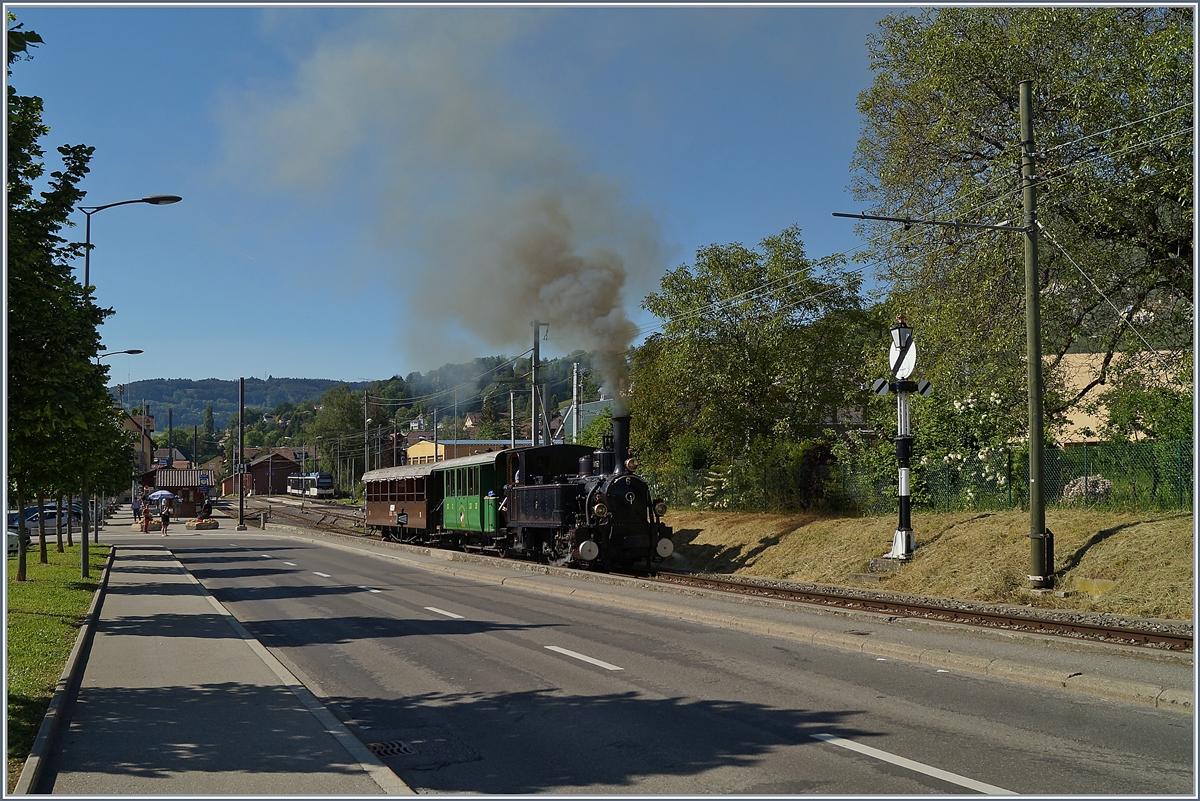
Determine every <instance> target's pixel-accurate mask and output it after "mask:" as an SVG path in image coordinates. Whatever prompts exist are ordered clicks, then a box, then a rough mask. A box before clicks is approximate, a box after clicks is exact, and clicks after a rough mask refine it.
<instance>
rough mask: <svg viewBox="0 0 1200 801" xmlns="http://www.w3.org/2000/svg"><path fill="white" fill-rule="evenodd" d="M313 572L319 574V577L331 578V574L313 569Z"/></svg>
mask: <svg viewBox="0 0 1200 801" xmlns="http://www.w3.org/2000/svg"><path fill="white" fill-rule="evenodd" d="M313 573H314V574H315V575H318V576H320V577H321V578H333V576H331V575H329V574H328V573H317V571H315V570H314V571H313Z"/></svg>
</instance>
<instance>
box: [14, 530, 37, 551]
mask: <svg viewBox="0 0 1200 801" xmlns="http://www.w3.org/2000/svg"><path fill="white" fill-rule="evenodd" d="M20 541H21V537H20V534H19V532H18V531H17V530H16V529H15V528H10V529H8V552H9V553H16V552H17V550H18V548H19V543H20ZM30 545H32V542H31V541H30V539H29V534H28V533H27V534H26V535H25V547H26V548H28V547H29V546H30Z"/></svg>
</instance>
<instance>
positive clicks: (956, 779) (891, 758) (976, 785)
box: [809, 734, 1017, 795]
mask: <svg viewBox="0 0 1200 801" xmlns="http://www.w3.org/2000/svg"><path fill="white" fill-rule="evenodd" d="M809 736H810V737H812V738H814V739H816V740H824V741H825V742H827V743H831V744H833V745H840V746H841V747H842V748H847V749H849V750H851V751H857V752H858V753H860V754H866V755H867V756H869V757H874V758H875V759H879V760H882V761H884V762H890V763H891V764H893V765H899V766H900V767H902V768H907V769H909V770H912V771H916V772H917V773H924V774H925V775H926V776H933V777H934V778H935V779H941V780H942V781H944V782H950V783H951V784H957V785H958V786H960V787H969V788H970V789H972V790H977V791H979V792H981V793H988V794H989V795H1016V794H1017V793H1016V792H1015V791H1013V790H1005V789H1004V788H1003V787H996V786H995V785H993V784H985V783H984V782H978V781H975V780H974V779H968V778H967V777H966V776H959V775H958V774H957V773H951V772H950V771H948V770H942V769H940V768H935V767H932V766H930V765H926V764H923V763H921V762H914V761H913V760H911V759H905V758H904V757H902V756H896V755H895V754H889V753H888V752H887V751H880V750H879V749H878V748H872V747H871V746H869V745H861V744H859V743H856V742H854V741H853V740H846V739H843V738H841V737H835V736H834V735H832V734H812V735H809Z"/></svg>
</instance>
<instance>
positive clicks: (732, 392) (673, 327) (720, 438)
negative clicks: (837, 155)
mask: <svg viewBox="0 0 1200 801" xmlns="http://www.w3.org/2000/svg"><path fill="white" fill-rule="evenodd" d="M859 284H860V276H859V275H858V274H857V273H854V272H852V271H848V270H846V269H844V268H843V266H842V265H841V263H840V262H839V261H837V260H834V259H826V260H824V261H821V262H814V261H811V260H810V259H809V258H808V257H807V256H806V255H805V253H804V247H803V243H802V241H801V238H800V231H799V229H798V228H796V227H791V228H788V229H786V230H784V231H783V232H781V233H780V234H778V235H775V236H771V237H767V238H766V239H764V240H763V241H762V243H761V244H760V246H759V249H751V248H747V247H745V246H743V245H742V244H740V243H734V244H729V245H710V246H708V247H704V248H701V249H700V250H699V251H697V253H696V259H695V262H694V264H692V265H682V266H680V267H678V268H676V269H674V270H671V271H669V272H667V274H666V275H665V276H664V277H663V279H662V283H661V289H660V291H658V292H655V293H651V294H650V295H648V296H647V297H646V299H645V302H644V303H643V307H644V308H645V309H647V310H648V311H650V312H652V313H653V314H654V315H655V316H657V317H659V318H660V319H662V320H663V321H664V322H663V326H662V333H661V334H657V335H654V336H651V337H649V338H648V339H647V340H646V342H645V343H644V344H643V345H642V346H641V347H640V348H638V349H637V351H636V352H635V354H634V357H633V369H632V374H631V377H632V382H633V387H634V392H633V407H632V408H633V412H634V414H635V416H636V419H637V421H638V423H637V425H636V426H634V429H633V436H634V441H635V444H636V445H637V446H638V447H639V450H640V451H641V453H642V455H643V458H644V460H645V461H646V463H647V464H652V465H665V464H667V463H670V462H675V463H677V464H682V463H685V462H686V463H689V464H693V465H701V464H708V463H714V464H715V463H729V462H731V461H733V460H735V459H738V458H743V457H745V455H746V454H747V453H748V452H749V451H750V450H751V445H752V443H755V442H756V440H759V439H760V438H761V439H763V440H764V441H766V440H776V439H782V440H787V441H799V440H802V439H805V438H809V437H815V436H820V433H821V431H822V429H823V428H824V427H825V426H827V425H828V424H829V423H831V422H832V421H833V420H834V419H835V416H836V412H837V410H838V409H839V408H840V407H842V406H843V405H844V403H845V401H846V397H847V393H848V392H854V391H857V390H858V387H859V385H861V383H862V382H863V380H865V376H863V375H862V374H861V366H860V360H859V359H858V358H857V357H858V354H859V353H861V351H862V345H861V340H862V336H863V334H864V332H865V331H867V330H873V328H872V326H871V320H870V315H869V314H868V313H867V312H866V311H865V310H864V308H863V305H862V301H861V298H860V297H859V293H858V290H859ZM685 451H686V453H685Z"/></svg>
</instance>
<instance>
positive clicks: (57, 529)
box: [54, 492, 71, 553]
mask: <svg viewBox="0 0 1200 801" xmlns="http://www.w3.org/2000/svg"><path fill="white" fill-rule="evenodd" d="M57 501H58V506H57V507H56V508H57V509H58V514H57V515H56V516H55V518H54V535H55V538H56V539H57V540H58V552H59V553H65V552H64V551H63V536H62V519H63V508H64V507H63V496H62V493H61V492H60V493H58V498H57ZM70 519H71V510H70V509H67V520H70Z"/></svg>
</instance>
